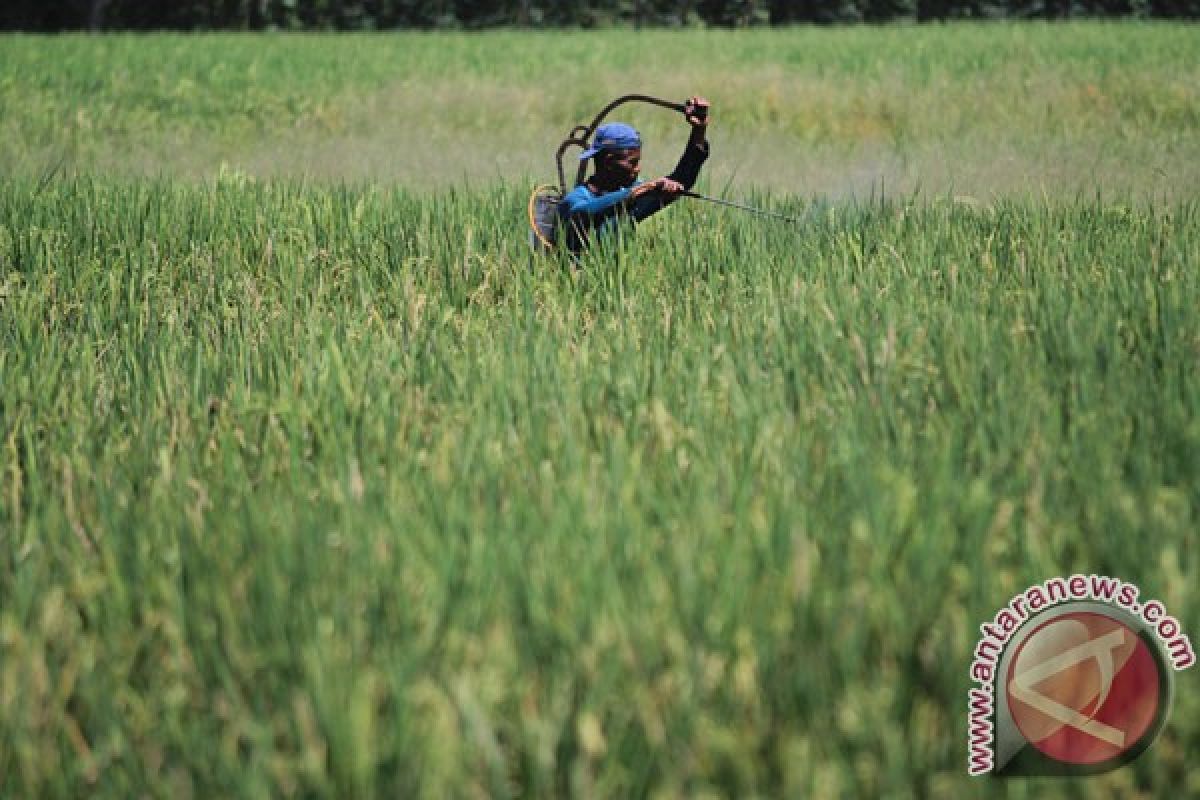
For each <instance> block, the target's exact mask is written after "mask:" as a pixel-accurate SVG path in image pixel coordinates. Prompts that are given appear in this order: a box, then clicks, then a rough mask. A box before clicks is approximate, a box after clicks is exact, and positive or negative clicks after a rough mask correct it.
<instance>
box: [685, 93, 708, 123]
mask: <svg viewBox="0 0 1200 800" xmlns="http://www.w3.org/2000/svg"><path fill="white" fill-rule="evenodd" d="M708 109H709V102H708V101H707V100H705V99H704V98H703V97H700V96H699V95H697V96H695V97H689V98H688V99H687V102H685V103H684V104H683V116H684V118H685V119H686V120H687V121H688V125H691V126H692V127H693V128H703V127H705V126H707V125H708Z"/></svg>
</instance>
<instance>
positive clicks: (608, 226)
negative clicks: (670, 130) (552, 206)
mask: <svg viewBox="0 0 1200 800" xmlns="http://www.w3.org/2000/svg"><path fill="white" fill-rule="evenodd" d="M708 153H709V146H708V142H705V143H704V144H703V145H696V144H693V143H692V142H690V141H689V142H688V146H687V148H686V149H685V150H684V151H683V155H682V156H681V157H680V159H679V163H678V164H676V165H675V169H674V170H673V171H672V172H671V174H670V175H668V176H667V177H668V178H670V179H671V180H674V181H678V182H679V183H681V184H683V187H684V188H685V189H691V188H692V187H693V186H694V185H695V184H696V179H697V178H698V177H699V175H700V168H701V167H702V166H704V162H705V161H706V160H707V159H708ZM641 184H642V181H636V182H635V183H634V184H633V186H629V187H626V188H624V189H617V190H615V191H612V192H605V193H604V194H595V193H593V191H592V190H591V189H590V188H589V187H588V185H587V184H586V183H581V184H580V185H578V186H576V187H575V188H574V189H572V190H571V191H570V192H568V193H567V194H566V196H565V197H563V199H562V200H561V201H560V202H559V204H558V216H559V219H560V220H561V222H562V223H563V230H564V232H565V233H566V243H567V249H568V250H570V251H571V252H572V253H578V252H579V251H581V250H583V249H584V248H585V247H587V244H588V240H589V239H590V238H591V236H592V234H593V233H598V234H601V235H602V234H605V233H607V232H609V231H611V230H612V229H613V228H615V227H616V226H617V225H618V224H620V222H621V221H622V220H626V219H627V220H630V221H632V222H633V223H634V224H636V223H638V222H641V221H642V220H644V219H645V218H646V217H649V216H650V215H651V214H656V213H658V212H659V211H661V210H663V209H664V208H666V207H667V206H668V205H670V204H671V203H672V202H674V201H675V198H674V197H666V196H664V195H663V193H662V192H659V191H654V192H647V193H646V194H643V195H642V196H641V197H638V198H636V199H634V200H632V202H631V201H630V198H631V196H632V194H633V188H634V187H636V186H640V185H641Z"/></svg>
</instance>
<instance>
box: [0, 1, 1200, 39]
mask: <svg viewBox="0 0 1200 800" xmlns="http://www.w3.org/2000/svg"><path fill="white" fill-rule="evenodd" d="M1071 17H1167V18H1191V19H1195V18H1200V0H601V1H600V2H585V0H0V30H24V31H68V30H164V29H168V30H185V31H192V30H272V29H278V30H383V29H392V28H487V27H494V26H500V25H513V26H530V27H555V26H571V27H602V26H607V25H632V26H635V27H636V26H642V25H645V26H678V25H700V24H705V25H716V26H728V27H738V26H746V25H768V24H770V25H782V24H790V23H818V24H835V23H851V22H893V21H912V20H915V21H918V22H924V21H934V20H946V19H1002V18H1008V19H1028V18H1041V19H1066V18H1071Z"/></svg>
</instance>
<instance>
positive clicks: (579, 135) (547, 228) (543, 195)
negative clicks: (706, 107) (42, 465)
mask: <svg viewBox="0 0 1200 800" xmlns="http://www.w3.org/2000/svg"><path fill="white" fill-rule="evenodd" d="M630 102H639V103H649V104H650V105H655V106H659V107H660V108H666V109H669V110H671V111H677V112H679V113H680V114H683V113H686V112H685V106H684V104H683V103H672V102H670V101H669V100H661V99H659V98H657V97H650V96H649V95H644V94H627V95H623V96H621V97H618V98H617V99H616V100H613V101H612V102H611V103H609V104H608V105H606V106H605V107H604V108H603V109H601V110H600V113H599V114H597V115H596V117H595V119H593V120H592V122H591V124H590V125H576V126H575V127H574V128H572V129H571V132H570V133H568V134H567V138H566V139H563V141H562V144H560V145H559V146H558V150H557V151H555V154H554V160H555V164H556V166H557V167H558V185H557V186H556V185H554V184H549V183H547V184H543V185H541V186H538V187H536V188H535V189H534V190H533V194H531V195H530V196H529V228H530V236H529V243H530V245H531V246H532V247H533V249H534V250H539V249H541V250H552V249H553V248H554V244H555V242H556V241H557V240H558V204H559V202H560V201H561V200H562V199H563V197H565V196H566V193H567V176H566V171H565V170H564V169H563V154H564V153H566V152H567V150H568V149H570V148H572V147H578V148H580V149H581V150H586V149H588V148H589V147H591V138H592V134H594V133H595V132H596V128H598V127H599V126H600V123H601V122H603V121H604V118H605V117H607V116H608V115H609V114H610V113H611V112H612V110H613V109H614V108H616V107H617V106H620V105H623V104H625V103H630ZM586 171H587V162H580V164H579V168H578V170H576V173H575V182H574V183H573V184H572V186H578V185H579V184H581V183H583V179H584V177H585V176H586V175H585V173H586ZM682 195H683V196H684V197H691V198H693V199H695V200H703V201H705V202H707V203H715V204H717V205H721V206H725V207H727V208H736V209H738V210H740V211H749V212H751V213H754V214H761V215H763V216H767V217H773V218H775V219H781V220H785V221H787V222H799V220H798V219H796V218H795V217H788V216H785V215H783V214H777V213H775V212H774V211H765V210H763V209H761V208H753V207H751V206H744V205H741V204H740V203H733V202H730V201H729V200H722V199H720V198H717V197H709V196H708V195H704V194H700V193H699V192H693V191H686V192H683V193H682Z"/></svg>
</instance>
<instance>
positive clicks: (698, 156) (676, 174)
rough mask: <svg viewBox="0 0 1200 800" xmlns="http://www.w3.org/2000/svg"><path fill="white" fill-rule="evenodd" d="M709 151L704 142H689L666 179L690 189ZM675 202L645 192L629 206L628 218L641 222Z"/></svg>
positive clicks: (706, 143) (657, 193)
mask: <svg viewBox="0 0 1200 800" xmlns="http://www.w3.org/2000/svg"><path fill="white" fill-rule="evenodd" d="M710 149H711V148H710V146H709V143H708V142H705V143H704V144H703V145H694V144H692V143H691V142H690V141H689V142H688V146H687V148H686V149H685V150H684V151H683V155H682V156H680V158H679V163H678V164H676V165H675V169H674V170H672V171H671V174H670V175H668V176H667V177H668V178H670V179H671V180H673V181H678V182H679V183H682V184H683V188H685V189H691V188H692V187H693V186H695V185H696V179H697V178H698V177H700V168H701V167H702V166H704V162H705V161H706V160H708V153H709V150H710ZM675 200H676V198H674V197H663V194H662V192H646V194H644V195H642V196H641V197H639V198H637V199H636V200H634V201H633V202H632V203H631V204H630V206H629V216H631V217H633V219H634V220H636V221H638V222H641V221H642V220H644V219H645V218H646V217H648V216H650V215H651V214H656V213H658V212H659V211H662V210H663V209H664V208H666V207H667V206H669V205H670V204H671V203H673V202H675Z"/></svg>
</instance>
